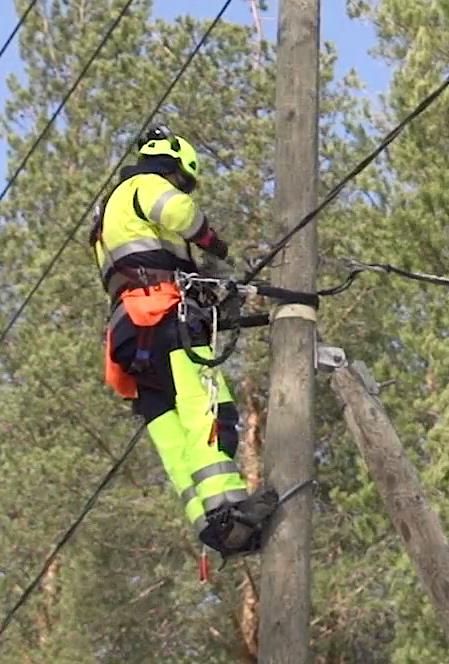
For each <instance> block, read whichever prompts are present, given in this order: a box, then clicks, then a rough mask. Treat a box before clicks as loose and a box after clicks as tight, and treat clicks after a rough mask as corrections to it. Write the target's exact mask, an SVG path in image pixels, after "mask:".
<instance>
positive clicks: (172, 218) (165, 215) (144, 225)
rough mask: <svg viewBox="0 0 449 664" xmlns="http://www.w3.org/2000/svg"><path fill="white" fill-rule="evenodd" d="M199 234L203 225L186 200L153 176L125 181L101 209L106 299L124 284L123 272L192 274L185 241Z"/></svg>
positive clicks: (201, 216) (204, 229) (100, 250)
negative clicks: (149, 270) (144, 269)
mask: <svg viewBox="0 0 449 664" xmlns="http://www.w3.org/2000/svg"><path fill="white" fill-rule="evenodd" d="M131 168H132V167H131ZM205 232H207V222H206V219H205V217H204V214H203V213H202V212H201V211H200V210H199V209H198V207H197V205H196V204H195V202H194V201H193V199H192V198H191V196H189V195H188V194H185V193H183V192H182V191H180V190H179V189H177V188H176V187H174V186H173V185H172V184H171V183H170V182H168V180H166V179H165V178H163V177H162V176H160V175H156V174H155V173H137V174H135V175H131V177H127V178H126V179H125V180H124V181H123V182H121V184H119V185H118V186H117V187H116V188H115V190H114V191H113V193H112V195H111V196H110V197H109V199H108V201H107V203H106V207H105V210H104V216H103V228H102V241H101V243H98V244H97V256H98V258H99V262H100V267H101V272H102V277H103V281H104V284H105V286H106V287H107V290H108V293H109V295H110V296H111V298H112V299H114V298H115V296H116V295H117V294H118V293H119V292H120V291H121V290H122V288H123V286H124V285H125V283H126V277H125V276H124V275H123V274H121V272H120V269H121V268H123V267H134V268H139V267H148V268H155V269H161V270H175V269H177V268H179V269H182V270H185V271H188V272H191V271H194V270H195V265H194V264H193V262H192V259H191V256H190V252H189V249H188V245H187V241H194V242H195V241H196V240H197V238H200V237H201V236H202V235H203V234H204V233H205Z"/></svg>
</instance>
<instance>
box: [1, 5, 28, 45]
mask: <svg viewBox="0 0 449 664" xmlns="http://www.w3.org/2000/svg"><path fill="white" fill-rule="evenodd" d="M36 2H37V0H31V2H30V4H29V5H28V7H27V8H26V9H25V11H24V12H23V14H22V16H21V17H20V19H19V20H18V21H17V24H16V26H15V28H14V30H13V31H12V32H11V34H10V35H9V37H8V38H7V40H6V41H5V43H4V44H3V46H2V47H1V49H0V58H1V57H2V55H3V54H4V52H5V51H6V49H7V48H8V46H9V45H10V43H11V42H12V40H13V39H14V37H15V36H16V34H17V33H18V32H19V30H20V28H21V27H22V25H23V24H24V23H25V21H26V20H27V16H28V14H29V13H30V11H31V10H32V9H33V7H34V5H35V4H36Z"/></svg>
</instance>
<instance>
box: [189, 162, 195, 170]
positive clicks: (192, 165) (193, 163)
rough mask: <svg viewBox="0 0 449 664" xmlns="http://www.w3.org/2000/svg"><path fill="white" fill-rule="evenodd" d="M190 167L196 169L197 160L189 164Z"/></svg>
mask: <svg viewBox="0 0 449 664" xmlns="http://www.w3.org/2000/svg"><path fill="white" fill-rule="evenodd" d="M189 166H190V168H191V169H193V170H194V171H196V161H191V162H190V164H189Z"/></svg>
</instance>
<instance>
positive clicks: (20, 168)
mask: <svg viewBox="0 0 449 664" xmlns="http://www.w3.org/2000/svg"><path fill="white" fill-rule="evenodd" d="M133 1H134V0H128V1H127V2H126V3H125V5H124V6H123V8H122V10H121V11H120V13H119V14H118V16H117V18H116V19H115V21H114V22H113V23H112V24H111V26H110V28H109V30H108V31H107V32H106V34H105V35H104V37H103V39H102V40H101V42H100V43H99V44H98V46H97V48H96V49H95V51H94V52H93V53H92V55H91V56H90V58H89V60H88V61H87V62H86V64H85V65H84V67H83V68H82V70H81V72H80V73H79V75H78V76H77V78H76V80H75V81H74V83H73V84H72V85H71V87H70V88H69V90H68V91H67V92H66V94H65V95H64V97H63V99H62V100H61V102H60V103H59V105H58V107H57V108H56V110H55V112H54V113H53V115H52V116H51V118H50V119H49V120H48V122H47V124H46V125H45V127H44V128H43V129H42V131H41V133H40V134H39V136H38V137H37V138H36V139H35V140H34V142H33V144H32V145H31V147H30V148H29V150H28V152H27V153H26V155H25V156H24V157H23V159H22V161H21V162H20V164H19V166H18V167H17V168H16V170H15V171H14V174H13V175H12V177H11V178H10V180H8V182H7V183H6V185H5V186H4V188H3V190H2V192H1V194H0V201H2V200H3V199H4V197H5V196H6V194H7V192H8V191H9V189H10V188H11V187H12V186H13V184H14V182H15V181H16V180H17V178H18V177H19V175H20V173H21V172H22V171H23V170H24V168H25V166H26V165H27V163H28V160H29V159H30V157H31V156H32V155H33V154H34V152H35V150H36V149H37V147H38V145H39V143H40V142H41V140H42V139H43V138H44V136H45V135H46V134H47V132H48V131H49V129H50V128H51V127H52V126H53V124H54V122H55V121H56V119H57V118H58V116H59V114H60V113H61V112H62V110H63V109H64V107H65V105H66V104H67V102H68V101H69V99H70V97H71V96H72V94H73V93H74V92H75V90H76V89H77V87H78V85H79V84H80V83H81V81H82V80H83V78H84V77H85V75H86V74H87V72H88V70H89V68H90V66H91V64H92V63H93V62H94V60H96V59H97V58H98V56H99V54H100V51H101V50H102V48H103V46H105V44H106V43H107V42H108V41H109V39H110V37H111V36H112V33H113V32H114V30H115V29H116V28H117V27H118V25H119V23H120V21H121V20H122V18H123V16H124V15H125V14H126V12H127V11H128V9H129V7H130V6H131V4H132V3H133Z"/></svg>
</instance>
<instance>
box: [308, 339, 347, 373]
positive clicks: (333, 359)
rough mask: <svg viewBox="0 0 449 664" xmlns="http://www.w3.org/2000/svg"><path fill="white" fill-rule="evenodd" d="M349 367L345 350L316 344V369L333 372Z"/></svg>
mask: <svg viewBox="0 0 449 664" xmlns="http://www.w3.org/2000/svg"><path fill="white" fill-rule="evenodd" d="M347 366H348V360H347V358H346V353H345V351H344V350H343V348H339V347H338V346H328V345H327V344H323V343H316V344H315V369H319V370H322V371H333V370H334V369H341V368H342V367H347Z"/></svg>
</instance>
